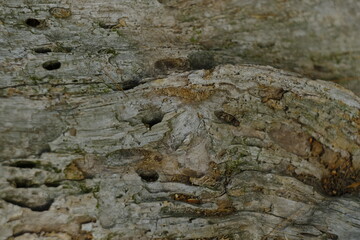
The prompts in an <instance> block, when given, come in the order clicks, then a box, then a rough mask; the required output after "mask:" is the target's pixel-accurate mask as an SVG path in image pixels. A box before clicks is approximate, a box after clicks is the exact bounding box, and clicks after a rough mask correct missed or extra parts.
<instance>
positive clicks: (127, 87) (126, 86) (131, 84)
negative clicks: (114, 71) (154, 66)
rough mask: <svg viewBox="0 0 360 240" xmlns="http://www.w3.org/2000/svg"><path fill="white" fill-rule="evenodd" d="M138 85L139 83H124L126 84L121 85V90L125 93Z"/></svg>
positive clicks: (133, 81)
mask: <svg viewBox="0 0 360 240" xmlns="http://www.w3.org/2000/svg"><path fill="white" fill-rule="evenodd" d="M139 85H140V83H139V81H136V80H129V81H126V82H123V83H122V89H123V90H124V91H126V90H130V89H133V88H134V87H136V86H139Z"/></svg>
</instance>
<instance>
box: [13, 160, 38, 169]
mask: <svg viewBox="0 0 360 240" xmlns="http://www.w3.org/2000/svg"><path fill="white" fill-rule="evenodd" d="M10 166H11V167H18V168H35V167H36V163H34V162H30V161H17V162H14V163H11V164H10Z"/></svg>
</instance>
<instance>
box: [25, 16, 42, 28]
mask: <svg viewBox="0 0 360 240" xmlns="http://www.w3.org/2000/svg"><path fill="white" fill-rule="evenodd" d="M25 23H26V25H28V26H30V27H37V26H39V25H40V23H41V22H40V21H39V20H37V19H35V18H28V19H26V21H25Z"/></svg>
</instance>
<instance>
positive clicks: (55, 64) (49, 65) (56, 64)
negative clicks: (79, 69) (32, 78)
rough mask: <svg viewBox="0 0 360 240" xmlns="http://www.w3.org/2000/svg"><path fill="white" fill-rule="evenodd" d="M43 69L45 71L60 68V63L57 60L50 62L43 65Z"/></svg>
mask: <svg viewBox="0 0 360 240" xmlns="http://www.w3.org/2000/svg"><path fill="white" fill-rule="evenodd" d="M42 66H43V68H45V69H46V70H55V69H59V68H60V67H61V63H60V62H59V61H57V60H51V61H47V62H44V63H43V65H42Z"/></svg>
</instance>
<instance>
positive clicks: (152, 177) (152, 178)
mask: <svg viewBox="0 0 360 240" xmlns="http://www.w3.org/2000/svg"><path fill="white" fill-rule="evenodd" d="M137 174H138V175H139V176H140V177H141V180H143V181H145V182H156V181H157V180H158V179H159V174H158V173H157V172H155V171H154V170H144V169H141V170H138V171H137Z"/></svg>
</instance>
